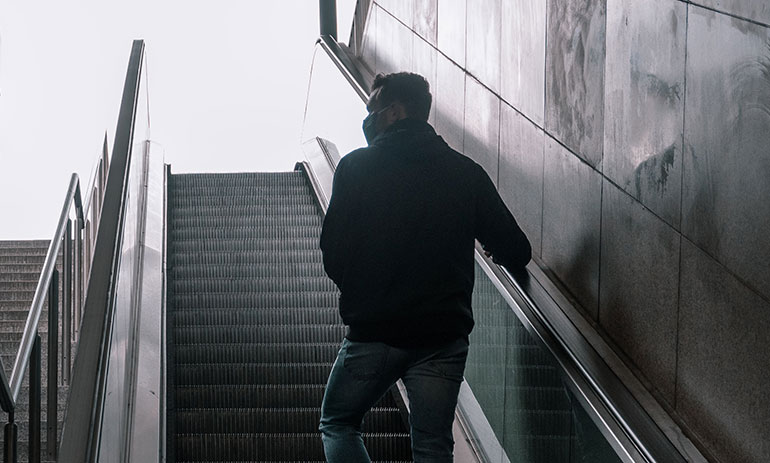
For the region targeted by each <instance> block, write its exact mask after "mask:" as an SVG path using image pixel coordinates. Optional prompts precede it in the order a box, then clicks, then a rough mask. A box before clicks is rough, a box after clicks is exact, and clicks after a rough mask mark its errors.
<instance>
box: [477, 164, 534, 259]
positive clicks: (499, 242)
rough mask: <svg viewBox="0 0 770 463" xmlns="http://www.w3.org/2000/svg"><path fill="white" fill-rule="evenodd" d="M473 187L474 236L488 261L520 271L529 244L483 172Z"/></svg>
mask: <svg viewBox="0 0 770 463" xmlns="http://www.w3.org/2000/svg"><path fill="white" fill-rule="evenodd" d="M479 170H481V174H480V175H479V180H478V182H477V189H476V192H475V193H476V224H475V225H476V239H478V240H479V242H480V243H481V245H482V246H483V247H484V249H485V250H486V251H488V252H491V253H492V260H493V262H495V263H496V264H500V265H502V266H504V267H505V268H507V269H508V270H509V271H511V272H513V273H516V272H519V271H521V269H523V268H524V266H525V265H527V263H528V262H529V261H530V259H531V258H532V247H531V245H530V244H529V240H528V239H527V236H526V235H525V234H524V232H523V231H522V230H521V228H520V227H519V225H518V224H517V223H516V220H515V219H514V218H513V215H512V214H511V211H509V210H508V208H507V207H506V205H505V203H504V202H503V199H502V198H501V197H500V194H499V193H498V192H497V189H496V188H495V185H494V184H493V183H492V180H491V179H490V178H489V176H488V175H487V174H486V172H484V171H483V169H481V168H479Z"/></svg>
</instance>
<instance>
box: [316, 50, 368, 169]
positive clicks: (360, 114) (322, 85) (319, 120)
mask: <svg viewBox="0 0 770 463" xmlns="http://www.w3.org/2000/svg"><path fill="white" fill-rule="evenodd" d="M366 114H367V111H366V104H364V102H362V101H361V97H359V96H358V93H356V91H355V90H353V87H351V85H350V83H349V82H348V81H347V80H346V79H345V77H344V76H343V75H342V73H340V71H339V69H338V68H337V66H336V65H335V64H334V63H333V62H332V61H331V58H329V56H328V55H327V54H326V52H325V51H324V50H323V49H321V47H320V46H316V49H315V55H314V56H313V66H312V68H311V71H310V88H309V89H308V96H307V105H306V107H305V122H304V125H303V128H302V142H303V143H305V142H307V141H308V140H311V139H312V138H313V137H320V138H323V139H325V140H328V141H329V142H331V143H332V144H334V145H335V147H336V148H337V151H338V152H339V154H340V155H341V156H344V155H346V154H347V153H349V152H351V151H353V150H354V149H356V148H361V147H362V146H366V140H365V139H364V134H363V133H362V132H361V124H362V123H363V120H364V118H365V117H366Z"/></svg>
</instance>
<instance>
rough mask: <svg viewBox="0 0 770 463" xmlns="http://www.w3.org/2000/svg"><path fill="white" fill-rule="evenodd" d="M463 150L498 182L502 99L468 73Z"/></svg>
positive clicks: (466, 79)
mask: <svg viewBox="0 0 770 463" xmlns="http://www.w3.org/2000/svg"><path fill="white" fill-rule="evenodd" d="M464 127H465V136H464V142H463V151H464V153H465V155H466V156H468V157H470V158H471V159H473V160H474V161H476V162H478V163H479V164H481V166H482V167H483V168H484V170H485V171H487V174H489V177H490V178H491V179H492V182H494V183H495V185H497V169H498V154H499V141H500V99H499V98H498V97H497V96H495V95H494V94H493V93H492V92H490V91H489V90H488V89H486V88H484V86H482V85H481V84H479V83H478V82H477V81H476V79H474V78H473V77H471V76H469V75H467V74H466V78H465V124H464Z"/></svg>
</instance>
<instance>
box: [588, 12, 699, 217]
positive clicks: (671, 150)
mask: <svg viewBox="0 0 770 463" xmlns="http://www.w3.org/2000/svg"><path fill="white" fill-rule="evenodd" d="M686 24H687V18H686V6H685V4H683V3H682V2H680V1H678V0H650V1H647V2H638V1H634V0H616V1H610V2H609V3H608V4H607V37H611V38H612V39H611V40H608V41H607V56H606V68H605V69H606V76H605V99H604V120H605V124H604V161H603V171H604V174H605V175H606V176H607V177H609V178H610V179H612V180H613V181H614V182H615V183H617V184H618V185H620V186H621V187H622V188H623V189H624V190H625V191H626V192H628V193H629V194H631V195H632V196H633V197H635V198H636V199H638V200H640V201H641V202H642V204H644V205H645V206H647V207H649V208H650V209H652V210H653V211H655V213H656V214H658V215H659V216H660V217H662V218H663V219H664V220H666V222H668V223H669V224H671V225H673V226H674V227H676V228H678V227H679V218H680V197H681V189H682V186H681V180H682V130H683V129H682V125H683V113H684V58H685V33H686Z"/></svg>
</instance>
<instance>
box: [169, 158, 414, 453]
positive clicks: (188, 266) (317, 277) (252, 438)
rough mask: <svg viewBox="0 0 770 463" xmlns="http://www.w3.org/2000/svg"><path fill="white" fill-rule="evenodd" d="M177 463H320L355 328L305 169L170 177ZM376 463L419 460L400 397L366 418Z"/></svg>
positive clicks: (172, 429)
mask: <svg viewBox="0 0 770 463" xmlns="http://www.w3.org/2000/svg"><path fill="white" fill-rule="evenodd" d="M168 188H169V195H168V201H169V203H168V219H167V224H168V255H169V258H168V259H169V260H168V291H169V296H168V305H167V310H168V319H169V324H168V330H169V331H168V344H167V346H168V355H169V362H168V365H169V373H168V391H169V402H168V404H169V405H168V408H167V410H168V417H169V418H168V423H169V434H168V436H169V443H168V446H167V448H168V449H169V450H170V452H171V451H172V452H173V453H174V455H173V456H171V457H170V458H169V460H170V461H177V462H193V461H215V460H216V461H222V460H226V461H319V462H321V461H324V454H323V447H322V445H321V439H320V435H319V433H318V422H319V419H320V409H321V399H322V397H323V391H324V386H325V384H326V379H327V377H328V374H329V371H330V370H331V367H332V363H333V362H334V359H335V358H336V355H337V350H338V349H339V346H340V343H341V341H342V338H343V336H344V331H345V328H344V326H343V325H342V321H341V320H340V318H339V315H338V313H337V297H338V293H337V290H336V287H335V286H334V283H332V281H331V280H329V279H328V278H327V277H326V275H325V273H324V270H323V262H322V258H321V253H320V250H319V249H318V240H319V237H320V233H321V222H322V215H321V210H320V208H319V206H318V205H317V203H316V199H315V197H314V194H313V190H312V189H311V187H310V185H309V183H308V180H307V177H306V175H305V173H304V172H301V171H297V172H286V173H255V174H203V175H194V174H189V175H172V176H170V177H169V185H168ZM363 435H364V442H365V443H366V445H367V448H368V449H369V452H370V455H371V457H372V459H373V460H374V461H409V460H411V452H410V443H409V434H408V432H407V429H406V427H405V426H404V422H403V420H402V415H401V413H400V411H399V408H398V407H397V405H396V402H395V401H394V398H393V396H392V394H390V393H388V394H386V395H385V397H383V399H381V400H380V402H379V403H378V404H377V405H375V407H374V408H373V409H372V410H371V412H370V413H369V414H367V416H366V418H365V419H364V423H363Z"/></svg>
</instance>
